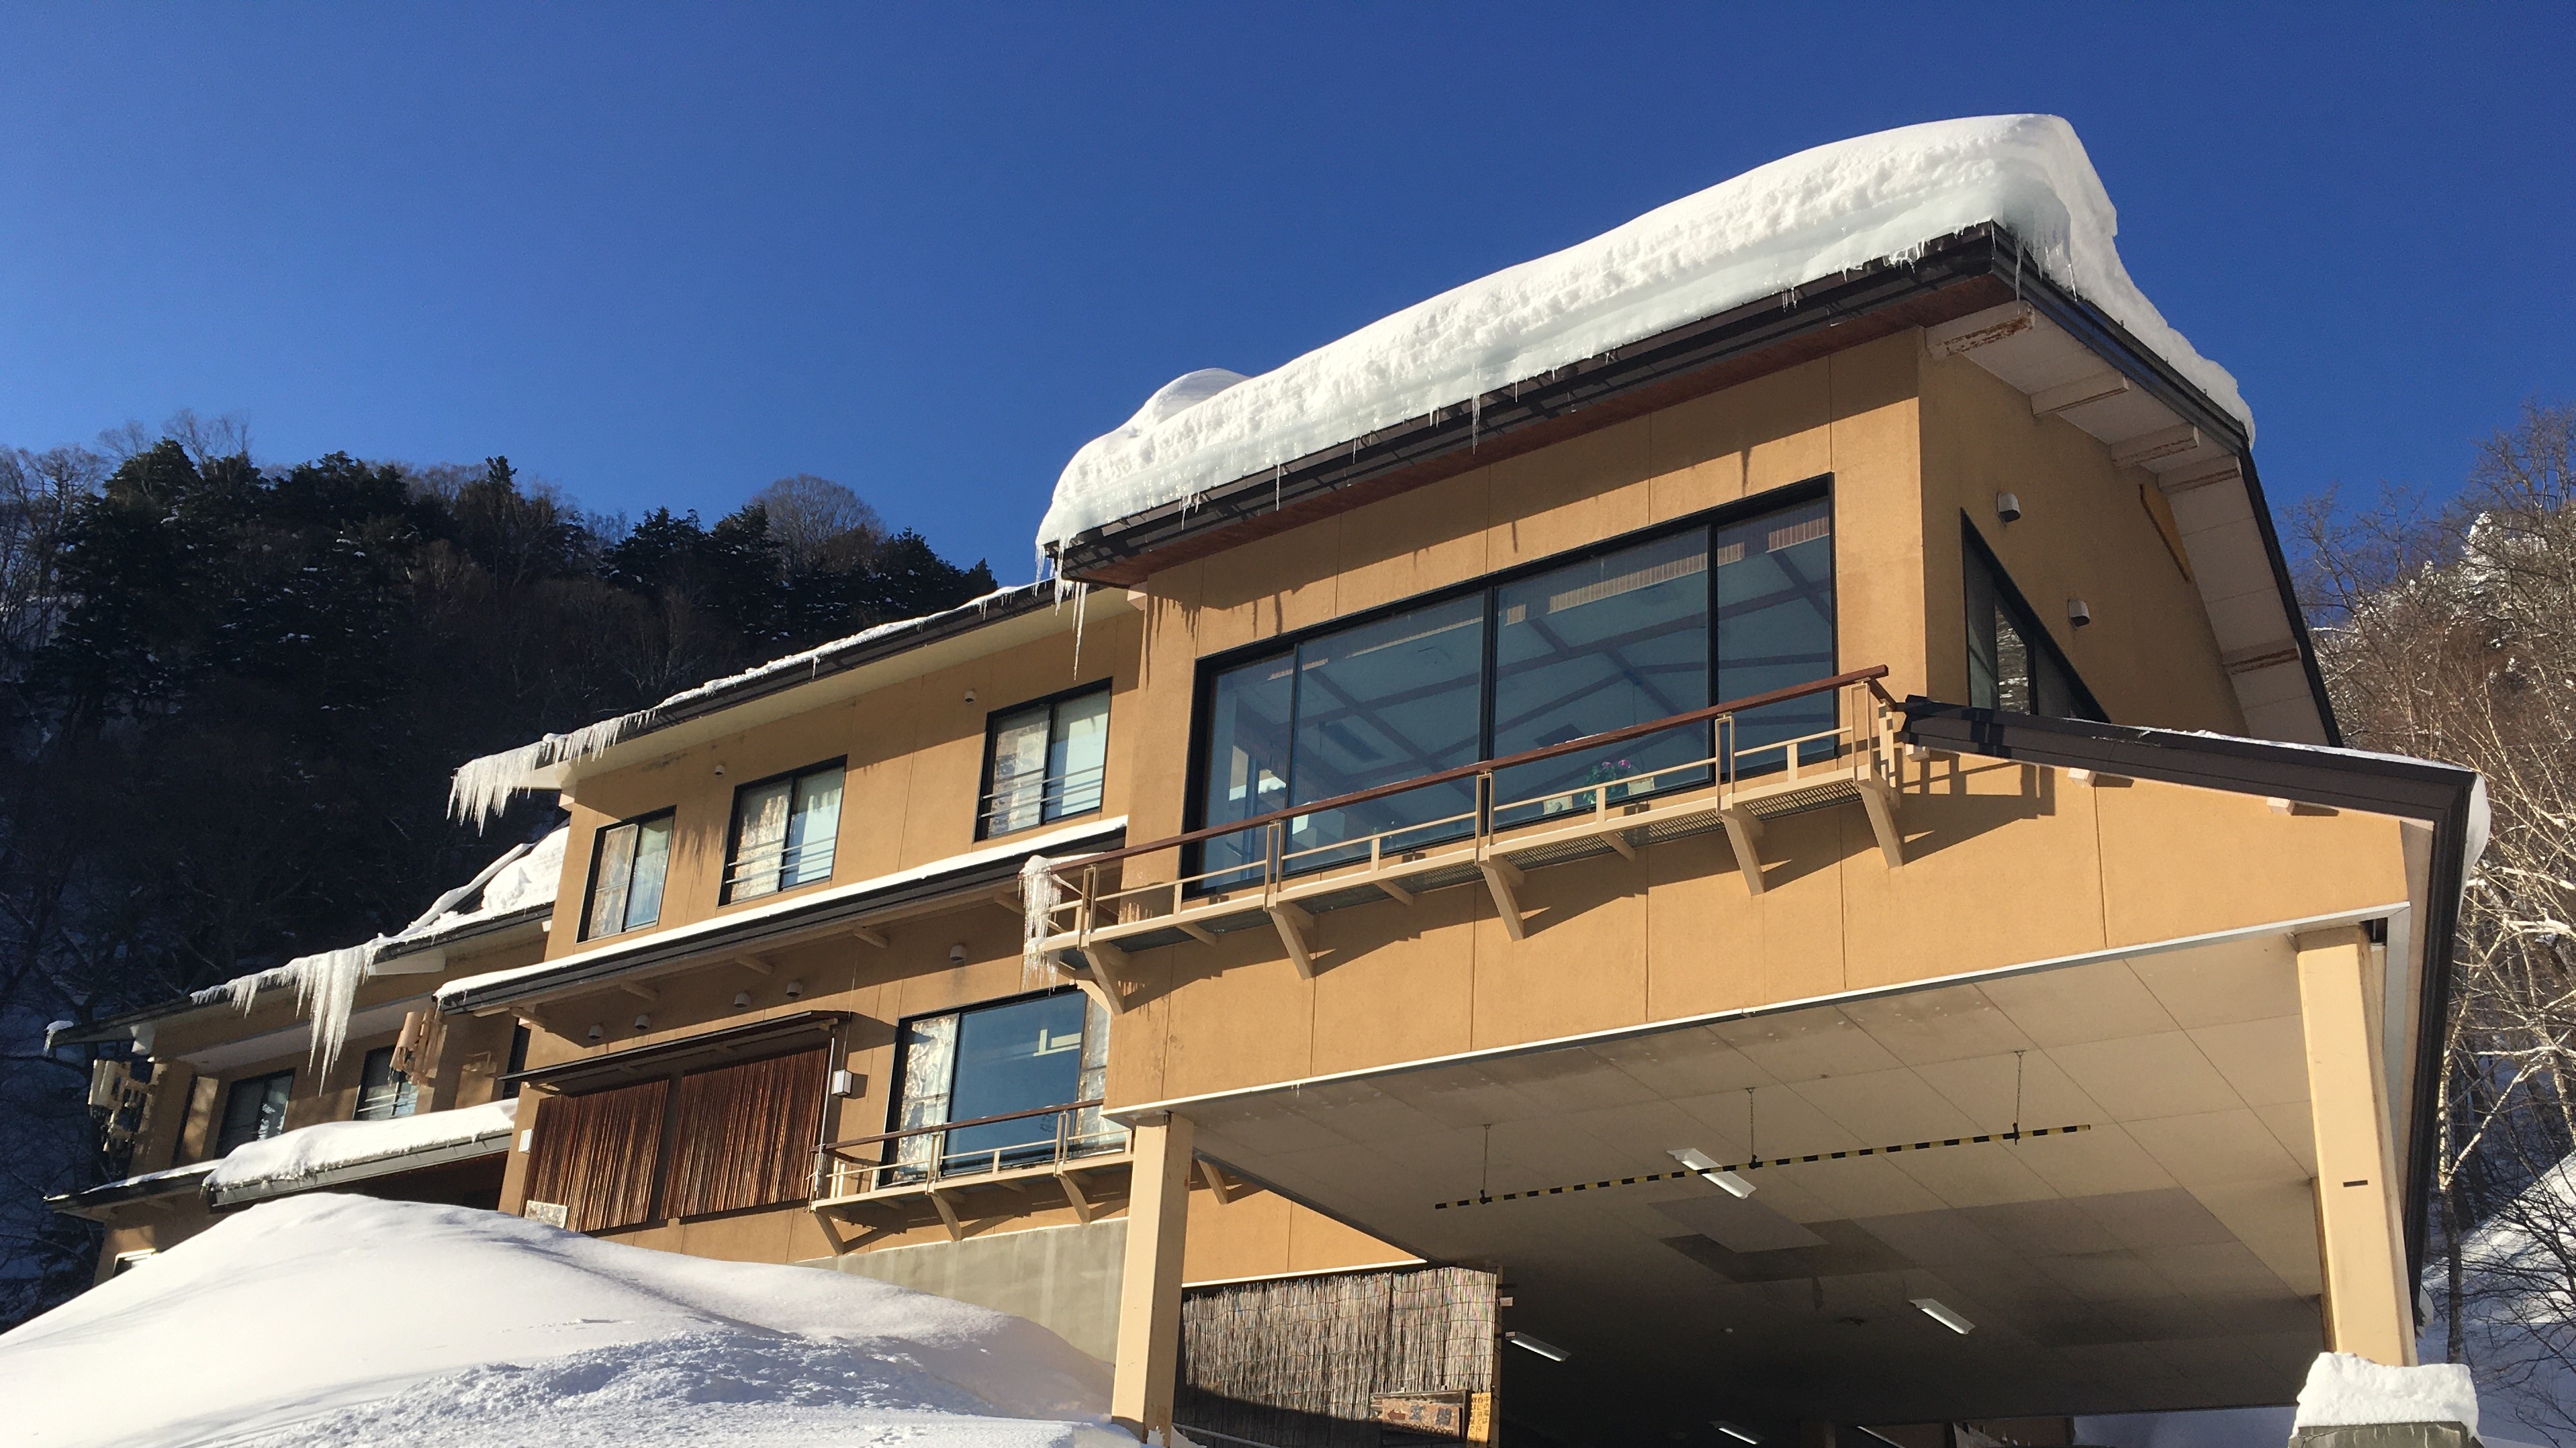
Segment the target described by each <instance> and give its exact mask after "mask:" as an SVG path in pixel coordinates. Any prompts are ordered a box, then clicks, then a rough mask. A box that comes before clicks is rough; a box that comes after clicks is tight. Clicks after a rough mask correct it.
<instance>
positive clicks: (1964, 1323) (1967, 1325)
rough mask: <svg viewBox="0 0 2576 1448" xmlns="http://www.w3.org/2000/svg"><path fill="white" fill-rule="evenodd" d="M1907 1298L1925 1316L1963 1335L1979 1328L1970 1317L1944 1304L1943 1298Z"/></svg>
mask: <svg viewBox="0 0 2576 1448" xmlns="http://www.w3.org/2000/svg"><path fill="white" fill-rule="evenodd" d="M1907 1300H1908V1301H1910V1302H1912V1303H1913V1304H1914V1306H1915V1307H1916V1308H1917V1309H1918V1310H1919V1311H1921V1312H1922V1314H1923V1315H1924V1316H1925V1317H1928V1318H1930V1319H1932V1320H1933V1321H1934V1322H1937V1323H1939V1324H1941V1325H1942V1326H1943V1327H1946V1328H1948V1329H1950V1330H1951V1331H1952V1332H1955V1333H1957V1334H1959V1335H1960V1336H1961V1337H1965V1336H1967V1335H1968V1334H1969V1333H1972V1332H1975V1331H1976V1330H1977V1325H1976V1324H1975V1323H1973V1322H1970V1321H1969V1320H1968V1319H1966V1318H1964V1317H1961V1316H1960V1315H1959V1314H1958V1313H1956V1312H1953V1311H1951V1310H1950V1309H1949V1308H1948V1307H1946V1306H1944V1305H1943V1304H1942V1302H1941V1299H1939V1298H1937V1297H1914V1298H1908V1299H1907Z"/></svg>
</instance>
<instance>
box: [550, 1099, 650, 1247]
mask: <svg viewBox="0 0 2576 1448" xmlns="http://www.w3.org/2000/svg"><path fill="white" fill-rule="evenodd" d="M670 1094H671V1083H670V1082H668V1081H646V1082H644V1083H642V1084H640V1085H635V1086H621V1087H619V1088H617V1089H616V1090H614V1091H594V1092H592V1093H590V1094H589V1095H587V1096H557V1097H554V1098H552V1099H550V1100H548V1101H547V1102H546V1103H545V1105H544V1106H542V1107H540V1108H539V1109H538V1111H537V1139H536V1141H535V1142H534V1143H532V1149H531V1151H530V1153H529V1158H528V1198H529V1200H531V1201H540V1202H556V1203H560V1204H561V1205H562V1206H563V1207H564V1208H566V1213H565V1221H564V1225H565V1226H567V1227H570V1228H572V1229H573V1230H574V1231H576V1232H604V1231H608V1230H609V1229H611V1228H614V1227H631V1226H634V1225H635V1224H636V1223H638V1222H643V1221H649V1220H650V1219H651V1218H652V1215H653V1169H654V1167H655V1166H656V1165H657V1164H658V1163H659V1161H660V1159H661V1154H662V1153H661V1145H662V1111H663V1107H664V1105H665V1104H666V1103H667V1102H668V1101H669V1100H670Z"/></svg>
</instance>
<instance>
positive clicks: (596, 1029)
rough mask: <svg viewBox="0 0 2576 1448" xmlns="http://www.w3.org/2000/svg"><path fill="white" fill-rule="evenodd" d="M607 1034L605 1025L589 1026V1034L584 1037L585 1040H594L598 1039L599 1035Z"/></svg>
mask: <svg viewBox="0 0 2576 1448" xmlns="http://www.w3.org/2000/svg"><path fill="white" fill-rule="evenodd" d="M607 1034H608V1028H607V1027H606V1026H593V1027H591V1028H590V1034H589V1035H588V1036H587V1037H585V1038H584V1039H586V1040H592V1041H596V1040H598V1039H599V1038H600V1037H602V1036H605V1035H607Z"/></svg>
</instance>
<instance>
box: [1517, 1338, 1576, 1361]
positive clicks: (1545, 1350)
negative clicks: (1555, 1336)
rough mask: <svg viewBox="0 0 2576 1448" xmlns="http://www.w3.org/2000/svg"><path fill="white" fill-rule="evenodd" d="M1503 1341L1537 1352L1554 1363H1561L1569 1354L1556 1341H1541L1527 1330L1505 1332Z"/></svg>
mask: <svg viewBox="0 0 2576 1448" xmlns="http://www.w3.org/2000/svg"><path fill="white" fill-rule="evenodd" d="M1503 1341H1505V1342H1507V1343H1510V1344H1511V1345H1512V1346H1514V1347H1516V1348H1519V1349H1521V1350H1522V1351H1524V1352H1534V1353H1537V1354H1538V1355H1539V1356H1540V1357H1543V1358H1545V1359H1547V1360H1548V1361H1549V1362H1552V1363H1561V1362H1563V1361H1565V1359H1566V1358H1567V1356H1568V1354H1567V1352H1566V1350H1565V1349H1563V1348H1561V1347H1558V1346H1557V1345H1556V1344H1555V1343H1552V1342H1541V1341H1540V1340H1538V1339H1537V1338H1534V1337H1532V1336H1530V1335H1529V1334H1528V1333H1525V1332H1507V1333H1504V1334H1503Z"/></svg>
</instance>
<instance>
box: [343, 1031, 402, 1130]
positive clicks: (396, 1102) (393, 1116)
mask: <svg viewBox="0 0 2576 1448" xmlns="http://www.w3.org/2000/svg"><path fill="white" fill-rule="evenodd" d="M379 1060H381V1061H383V1062H384V1063H385V1077H386V1081H385V1088H384V1089H387V1090H389V1091H391V1092H392V1093H393V1095H392V1097H391V1098H390V1100H389V1101H388V1102H387V1105H388V1106H389V1107H391V1108H392V1109H390V1110H387V1111H384V1112H382V1113H380V1114H378V1115H374V1116H369V1115H368V1114H367V1074H368V1072H369V1071H371V1070H373V1069H374V1067H375V1064H376V1062H377V1061H379ZM419 1114H420V1082H418V1081H416V1080H414V1079H412V1075H411V1073H410V1072H408V1071H397V1070H395V1069H394V1048H393V1047H391V1046H378V1047H376V1048H375V1049H374V1050H372V1051H369V1052H367V1053H365V1054H364V1055H362V1056H360V1057H359V1058H358V1099H357V1102H356V1104H355V1105H354V1106H353V1107H352V1108H351V1110H350V1114H349V1119H350V1120H351V1121H400V1120H402V1119H403V1118H404V1117H406V1116H417V1115H419Z"/></svg>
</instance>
